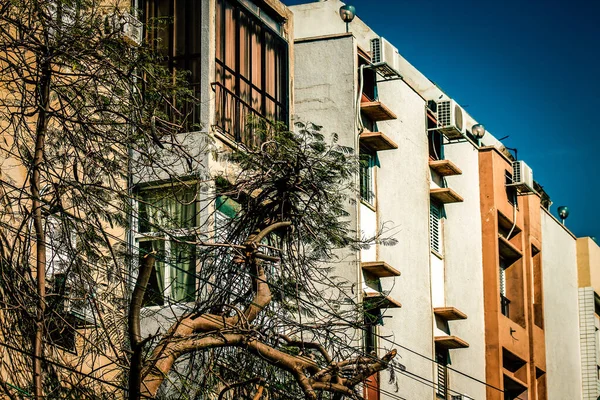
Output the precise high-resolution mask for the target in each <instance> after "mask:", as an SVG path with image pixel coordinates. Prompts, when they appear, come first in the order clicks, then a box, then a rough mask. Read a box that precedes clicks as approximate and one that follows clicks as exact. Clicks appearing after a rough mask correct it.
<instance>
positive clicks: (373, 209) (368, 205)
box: [360, 199, 377, 212]
mask: <svg viewBox="0 0 600 400" xmlns="http://www.w3.org/2000/svg"><path fill="white" fill-rule="evenodd" d="M360 204H363V205H364V206H366V207H367V208H368V209H369V210H371V211H373V212H377V208H376V207H375V206H374V205H373V204H371V203H369V202H368V201H366V200H363V199H360Z"/></svg>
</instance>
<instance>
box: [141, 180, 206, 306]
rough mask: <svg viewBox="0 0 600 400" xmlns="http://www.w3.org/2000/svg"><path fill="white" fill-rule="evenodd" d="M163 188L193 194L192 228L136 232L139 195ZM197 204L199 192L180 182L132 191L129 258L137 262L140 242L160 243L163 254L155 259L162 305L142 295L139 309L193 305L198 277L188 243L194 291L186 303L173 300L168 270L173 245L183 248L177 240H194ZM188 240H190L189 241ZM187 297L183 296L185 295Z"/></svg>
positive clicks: (191, 185) (194, 251) (191, 186)
mask: <svg viewBox="0 0 600 400" xmlns="http://www.w3.org/2000/svg"><path fill="white" fill-rule="evenodd" d="M165 186H170V187H172V188H177V187H181V188H183V190H184V191H190V192H191V193H195V195H194V200H193V201H194V203H195V207H196V209H195V210H194V218H195V219H196V220H195V224H194V225H193V226H190V227H185V228H172V229H169V228H166V229H161V230H160V231H156V232H152V231H150V232H142V231H141V230H140V228H141V221H140V214H141V212H140V200H141V193H143V192H151V191H156V190H160V189H161V188H164V187H165ZM199 202H200V198H199V191H198V190H197V188H196V186H195V182H182V183H173V184H171V183H166V184H163V185H147V186H143V187H138V188H136V192H135V197H134V200H133V209H134V216H133V221H132V226H133V227H135V229H134V230H133V231H132V242H133V253H134V254H133V256H134V257H133V259H134V260H135V262H137V263H139V260H140V256H141V250H142V248H141V243H148V242H153V241H157V242H162V243H163V248H162V249H161V251H162V252H163V253H164V255H163V257H162V260H158V258H157V262H160V263H162V264H163V293H162V304H161V303H160V302H159V303H158V304H148V303H147V302H148V301H152V300H151V299H150V300H149V299H148V297H147V296H148V293H147V294H146V296H145V297H144V303H143V307H145V308H148V307H164V306H166V305H168V304H172V303H180V304H181V303H190V302H193V301H194V300H195V297H196V292H197V290H198V278H197V268H198V256H197V255H198V254H197V253H198V250H197V249H196V248H195V247H194V246H193V245H191V244H189V245H188V246H190V247H191V249H192V251H191V254H192V255H191V260H192V261H190V270H189V271H188V272H187V273H191V274H192V275H193V285H194V291H193V293H188V294H187V295H191V296H193V299H191V300H188V301H186V298H183V299H176V298H174V297H173V296H172V290H173V288H174V286H173V285H174V283H175V281H174V279H176V276H175V277H173V276H171V269H172V268H173V266H174V265H176V264H177V262H174V261H173V256H174V254H173V247H175V246H177V245H186V244H185V243H181V242H179V240H181V241H183V242H186V241H187V242H189V241H193V240H195V239H196V235H197V228H198V227H199V223H198V218H199V212H198V205H199ZM190 239H191V240H190ZM157 262H155V264H154V266H153V268H152V269H153V273H154V275H153V276H155V275H156V272H155V268H156V265H157ZM186 297H187V296H186Z"/></svg>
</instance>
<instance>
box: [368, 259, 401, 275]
mask: <svg viewBox="0 0 600 400" xmlns="http://www.w3.org/2000/svg"><path fill="white" fill-rule="evenodd" d="M360 266H361V267H362V269H363V271H365V272H368V273H370V274H371V275H373V276H375V277H377V278H387V277H392V276H400V271H398V270H396V269H395V268H394V267H392V266H390V265H389V264H387V263H386V262H384V261H370V262H362V263H360Z"/></svg>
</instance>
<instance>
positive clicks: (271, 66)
mask: <svg viewBox="0 0 600 400" xmlns="http://www.w3.org/2000/svg"><path fill="white" fill-rule="evenodd" d="M244 3H245V4H248V5H250V6H251V8H252V9H255V12H251V11H250V10H249V9H248V8H247V7H246V6H244V5H242V4H240V3H238V2H237V1H235V0H217V2H216V7H217V10H216V77H215V78H216V79H215V80H216V82H215V84H214V85H213V87H214V90H215V92H216V124H217V126H218V127H219V128H220V129H221V130H222V131H223V132H224V133H225V134H226V135H228V136H229V137H231V138H232V139H233V140H235V141H238V142H242V143H244V144H246V145H248V146H257V145H259V144H260V143H261V141H262V140H263V139H264V138H259V137H255V136H254V133H255V132H254V129H253V126H254V122H256V119H260V118H266V119H267V120H276V121H282V122H284V123H285V122H286V121H287V118H288V116H287V112H288V109H287V96H288V93H287V92H288V90H287V85H288V79H287V74H288V48H287V42H286V41H285V40H284V39H283V38H282V37H281V36H280V30H281V29H280V24H279V23H277V22H276V20H275V19H273V18H272V17H270V16H268V15H267V14H265V13H264V11H262V10H259V12H257V11H256V10H258V7H256V6H255V5H254V4H253V3H252V2H250V1H249V0H245V1H244ZM273 27H278V28H279V29H278V30H275V29H273Z"/></svg>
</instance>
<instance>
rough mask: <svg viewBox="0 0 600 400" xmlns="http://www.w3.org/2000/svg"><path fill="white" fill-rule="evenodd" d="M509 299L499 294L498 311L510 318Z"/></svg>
mask: <svg viewBox="0 0 600 400" xmlns="http://www.w3.org/2000/svg"><path fill="white" fill-rule="evenodd" d="M509 310H510V300H509V299H507V298H506V297H504V296H502V295H500V312H501V313H502V315H504V316H505V317H507V318H510V312H509Z"/></svg>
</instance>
